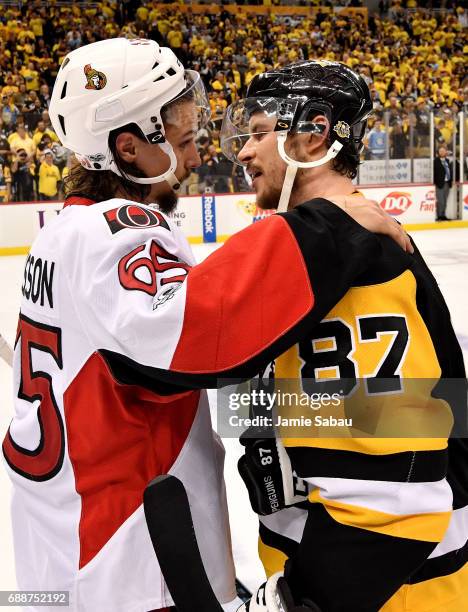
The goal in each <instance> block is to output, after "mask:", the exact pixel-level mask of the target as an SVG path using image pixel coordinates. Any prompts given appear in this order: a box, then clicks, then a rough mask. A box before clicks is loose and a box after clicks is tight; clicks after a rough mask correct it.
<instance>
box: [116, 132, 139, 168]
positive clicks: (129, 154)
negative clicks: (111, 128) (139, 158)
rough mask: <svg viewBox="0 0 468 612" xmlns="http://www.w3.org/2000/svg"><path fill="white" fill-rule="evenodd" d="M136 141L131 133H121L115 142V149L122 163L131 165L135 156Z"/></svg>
mask: <svg viewBox="0 0 468 612" xmlns="http://www.w3.org/2000/svg"><path fill="white" fill-rule="evenodd" d="M137 141H138V139H137V138H136V136H135V135H134V134H132V133H131V132H122V133H121V134H119V135H118V136H117V138H116V141H115V148H116V149H117V153H118V154H119V157H120V159H121V160H122V161H125V162H127V163H129V164H131V163H133V162H134V161H135V158H136V154H137V146H138V142H137Z"/></svg>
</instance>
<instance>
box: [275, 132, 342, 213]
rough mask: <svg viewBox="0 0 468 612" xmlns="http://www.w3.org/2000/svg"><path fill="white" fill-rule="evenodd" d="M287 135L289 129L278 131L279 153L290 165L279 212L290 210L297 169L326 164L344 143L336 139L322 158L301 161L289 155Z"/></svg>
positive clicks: (279, 204)
mask: <svg viewBox="0 0 468 612" xmlns="http://www.w3.org/2000/svg"><path fill="white" fill-rule="evenodd" d="M287 137H288V132H287V131H284V132H278V153H279V154H280V157H281V159H282V160H283V161H285V162H286V163H287V165H288V167H287V169H286V176H285V177H284V181H283V188H282V190H281V196H280V200H279V203H278V208H277V212H279V213H281V212H286V211H287V210H288V204H289V199H290V197H291V191H292V188H293V185H294V179H295V178H296V173H297V169H298V168H316V167H317V166H323V164H326V163H327V162H328V161H330V160H331V159H333V158H334V157H336V156H337V155H338V153H339V152H340V151H341V149H342V148H343V145H342V143H341V142H338V140H335V141H334V142H333V144H332V145H331V147H330V148H329V149H328V151H327V153H326V155H324V156H323V157H321V158H320V159H316V160H315V161H310V162H300V161H297V160H295V159H293V158H292V157H289V155H288V154H287V153H286V151H285V150H284V143H285V142H286V138H287Z"/></svg>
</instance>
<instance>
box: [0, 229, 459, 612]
mask: <svg viewBox="0 0 468 612" xmlns="http://www.w3.org/2000/svg"><path fill="white" fill-rule="evenodd" d="M413 238H414V240H415V241H416V244H417V245H418V247H419V249H420V250H421V252H422V254H423V256H424V257H425V259H426V262H427V264H428V265H429V267H430V269H431V270H432V272H433V274H434V276H435V277H436V279H437V281H438V283H439V286H440V288H441V290H442V293H443V294H444V296H445V299H446V301H447V303H448V306H449V308H450V311H451V313H452V321H453V325H454V328H455V331H456V333H457V336H458V338H459V341H460V344H461V346H462V348H463V352H464V357H465V363H466V364H468V280H467V279H468V229H440V230H431V231H418V232H414V233H413ZM217 246H219V245H197V246H195V247H194V251H195V254H196V256H197V258H198V259H199V260H202V259H204V258H205V257H206V256H208V255H209V254H210V253H211V252H212V251H213V250H214V249H216V248H217ZM252 248H255V245H253V246H252ZM24 260H25V256H16V257H0V279H1V287H2V289H1V294H0V332H1V333H2V334H3V336H4V337H5V338H6V339H7V340H8V341H9V342H11V343H12V342H13V339H14V336H15V330H16V321H17V314H18V310H19V304H20V296H21V292H20V287H21V283H22V274H23V265H24ZM421 357H422V358H423V357H424V356H421ZM215 397H216V396H215V393H210V398H211V400H212V403H213V404H214V401H213V400H215ZM12 410H13V408H12V385H11V379H10V369H9V367H8V366H7V365H6V364H5V363H4V362H3V361H2V360H0V434H1V438H2V439H3V437H4V435H5V432H6V430H7V428H8V424H9V421H10V419H11V416H12ZM213 412H214V410H213ZM224 443H225V447H226V470H225V476H226V485H227V491H228V500H229V511H230V518H231V531H232V541H233V550H234V556H235V560H236V567H237V574H238V576H239V578H240V579H241V580H242V581H243V582H244V583H245V584H246V585H247V586H248V587H249V588H250V589H252V588H254V587H255V586H256V585H259V583H260V582H261V580H262V578H263V573H262V569H261V566H260V563H259V562H258V560H257V555H256V549H257V520H256V518H255V516H253V514H252V512H251V511H250V510H249V503H248V498H247V494H246V491H245V489H244V486H243V484H242V482H241V481H240V478H239V476H238V475H237V469H236V464H237V459H238V457H239V455H240V449H241V447H240V445H239V443H238V442H237V441H236V440H231V439H228V440H224ZM9 500H10V487H9V481H8V478H7V476H6V473H5V470H4V469H3V467H1V468H0V590H11V589H15V586H16V581H15V574H14V561H13V545H12V537H11V530H10V518H9ZM3 609H4V610H9V609H10V608H3ZM17 609H18V608H11V611H12V612H13V611H14V610H17Z"/></svg>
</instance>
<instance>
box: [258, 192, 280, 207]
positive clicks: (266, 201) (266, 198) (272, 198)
mask: <svg viewBox="0 0 468 612" xmlns="http://www.w3.org/2000/svg"><path fill="white" fill-rule="evenodd" d="M280 196H281V189H278V188H277V187H268V189H266V190H264V191H262V193H261V194H258V195H257V199H256V203H257V206H258V207H259V208H261V209H262V210H270V209H276V208H278V204H279V199H280Z"/></svg>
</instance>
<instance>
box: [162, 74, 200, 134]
mask: <svg viewBox="0 0 468 612" xmlns="http://www.w3.org/2000/svg"><path fill="white" fill-rule="evenodd" d="M185 81H186V86H185V88H184V89H183V90H182V91H181V92H180V94H179V95H178V96H177V97H175V98H174V99H173V100H171V101H170V102H169V103H168V104H167V105H166V106H165V107H164V108H163V112H162V119H163V123H164V128H165V130H166V131H167V128H168V126H172V127H175V128H183V129H184V130H187V131H188V130H192V132H193V134H194V136H195V135H196V134H197V132H198V131H199V130H200V129H201V128H202V127H204V126H205V125H206V124H207V123H208V121H209V120H210V103H209V100H208V95H207V93H206V90H205V86H204V84H203V81H202V79H201V77H200V75H199V74H198V72H195V70H186V71H185Z"/></svg>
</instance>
